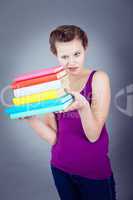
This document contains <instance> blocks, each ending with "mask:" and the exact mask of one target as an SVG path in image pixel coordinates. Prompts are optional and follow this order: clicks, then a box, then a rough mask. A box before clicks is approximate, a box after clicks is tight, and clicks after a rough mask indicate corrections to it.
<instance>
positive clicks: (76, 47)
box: [55, 39, 86, 75]
mask: <svg viewBox="0 0 133 200" xmlns="http://www.w3.org/2000/svg"><path fill="white" fill-rule="evenodd" d="M55 45H56V49H57V59H58V61H59V64H60V65H62V66H64V68H65V69H66V70H67V72H68V73H69V74H73V75H76V74H80V73H81V72H82V70H83V66H84V60H85V53H86V52H85V49H84V47H83V45H82V41H81V40H78V39H74V40H72V41H69V42H56V44H55Z"/></svg>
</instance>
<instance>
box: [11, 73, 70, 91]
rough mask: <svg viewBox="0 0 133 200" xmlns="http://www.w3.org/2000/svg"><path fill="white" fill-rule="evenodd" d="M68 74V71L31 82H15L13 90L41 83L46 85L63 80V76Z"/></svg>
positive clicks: (30, 80)
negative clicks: (46, 83)
mask: <svg viewBox="0 0 133 200" xmlns="http://www.w3.org/2000/svg"><path fill="white" fill-rule="evenodd" d="M66 74H67V73H66V70H62V71H60V72H58V73H55V74H50V75H46V76H41V77H38V78H33V79H29V80H22V81H17V82H13V83H12V84H11V88H12V89H17V88H22V87H26V86H30V85H36V84H39V83H45V82H50V81H54V80H58V79H60V78H62V77H63V76H65V75H66Z"/></svg>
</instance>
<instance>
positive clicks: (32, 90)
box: [13, 75, 69, 97]
mask: <svg viewBox="0 0 133 200" xmlns="http://www.w3.org/2000/svg"><path fill="white" fill-rule="evenodd" d="M62 87H63V88H69V79H68V75H65V76H64V77H63V78H61V79H59V80H55V81H50V82H46V83H40V84H36V85H31V86H27V87H22V88H18V89H14V90H13V93H14V96H15V97H22V96H27V95H31V94H36V93H40V92H43V91H47V90H52V89H60V88H62Z"/></svg>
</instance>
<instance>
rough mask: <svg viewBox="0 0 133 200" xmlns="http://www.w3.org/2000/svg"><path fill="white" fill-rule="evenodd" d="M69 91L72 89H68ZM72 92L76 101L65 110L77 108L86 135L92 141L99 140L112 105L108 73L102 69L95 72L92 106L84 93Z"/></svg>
mask: <svg viewBox="0 0 133 200" xmlns="http://www.w3.org/2000/svg"><path fill="white" fill-rule="evenodd" d="M67 91H68V92H69V91H70V90H68V89H67ZM70 93H71V94H73V95H74V97H75V102H74V103H72V105H70V106H69V107H68V108H67V109H65V111H71V110H74V109H77V110H78V112H79V115H80V118H81V122H82V126H83V129H84V132H85V135H86V137H87V138H88V140H89V141H90V142H95V141H97V140H98V138H99V137H100V133H101V130H102V128H103V125H104V123H105V121H106V120H107V116H108V113H109V107H110V100H111V90H110V80H109V76H108V74H107V73H106V72H104V71H102V70H99V71H97V72H96V73H95V74H94V76H93V80H92V102H91V106H90V104H89V102H88V100H87V99H86V98H85V97H84V96H83V95H81V94H79V93H78V92H74V91H70Z"/></svg>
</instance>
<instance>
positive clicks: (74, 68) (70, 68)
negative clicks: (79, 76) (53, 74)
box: [68, 67, 78, 71]
mask: <svg viewBox="0 0 133 200" xmlns="http://www.w3.org/2000/svg"><path fill="white" fill-rule="evenodd" d="M68 69H69V70H70V71H75V70H76V69H78V67H69V68H68Z"/></svg>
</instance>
